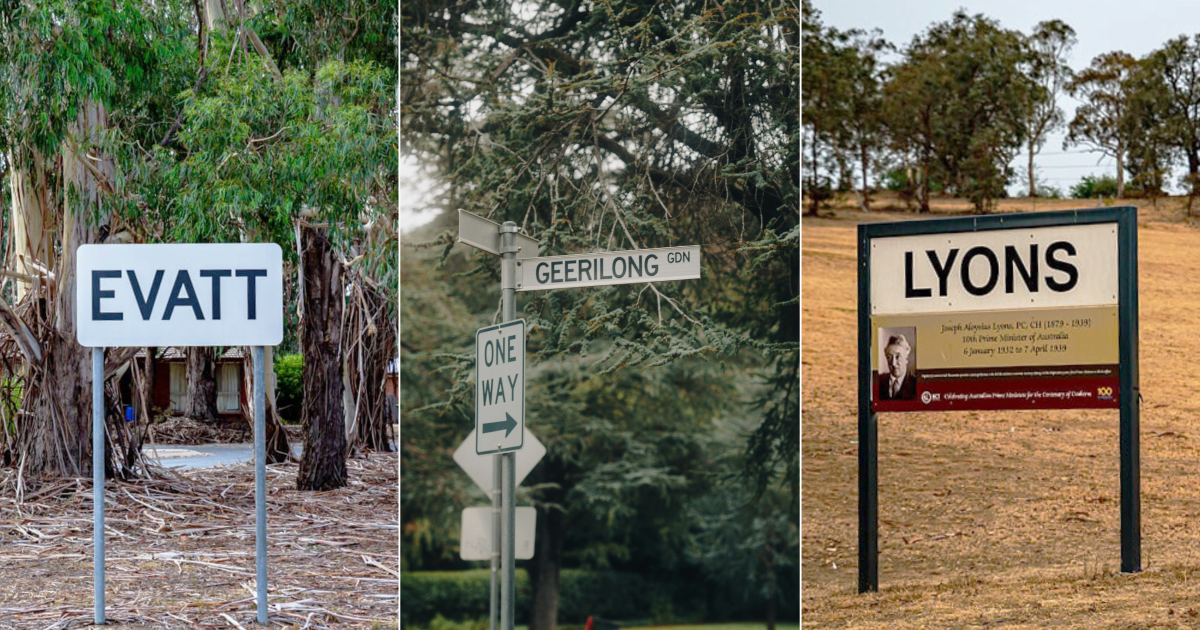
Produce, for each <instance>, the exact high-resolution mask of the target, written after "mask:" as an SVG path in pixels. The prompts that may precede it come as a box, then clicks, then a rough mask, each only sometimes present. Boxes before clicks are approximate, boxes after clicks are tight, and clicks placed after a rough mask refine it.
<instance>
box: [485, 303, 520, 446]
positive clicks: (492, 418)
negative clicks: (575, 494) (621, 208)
mask: <svg viewBox="0 0 1200 630" xmlns="http://www.w3.org/2000/svg"><path fill="white" fill-rule="evenodd" d="M524 427H525V320H523V319H518V320H515V321H511V322H508V323H505V324H500V325H499V326H488V327H487V328H480V329H479V330H478V331H477V332H476V333H475V429H476V431H475V436H476V443H475V452H476V453H478V454H479V455H486V454H489V453H507V452H509V451H516V450H519V449H520V448H521V447H522V446H523V445H524V441H525V440H524V438H525V431H524ZM513 429H521V430H520V431H514V430H513Z"/></svg>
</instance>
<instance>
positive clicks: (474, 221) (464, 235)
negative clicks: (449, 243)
mask: <svg viewBox="0 0 1200 630" xmlns="http://www.w3.org/2000/svg"><path fill="white" fill-rule="evenodd" d="M458 240H459V241H460V242H463V243H466V244H467V245H470V246H471V247H475V248H478V249H482V250H483V251H485V252H487V253H489V254H495V255H497V256H499V255H500V224H499V223H496V222H495V221H488V220H487V219H485V218H483V217H481V216H479V215H476V214H471V213H470V212H467V211H466V210H459V211H458Z"/></svg>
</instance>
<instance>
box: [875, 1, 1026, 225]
mask: <svg viewBox="0 0 1200 630" xmlns="http://www.w3.org/2000/svg"><path fill="white" fill-rule="evenodd" d="M1033 59H1034V56H1033V54H1032V53H1031V51H1030V49H1029V47H1028V46H1027V44H1026V38H1025V37H1024V36H1023V35H1022V34H1021V33H1019V32H1016V31H1012V30H1008V29H1005V28H1003V27H1001V26H1000V24H999V23H998V22H996V21H995V20H992V19H990V18H987V17H985V16H983V15H974V16H970V15H967V13H966V12H964V11H961V10H960V11H957V12H955V14H954V15H953V16H952V17H951V18H950V20H948V21H945V22H939V23H936V24H934V25H933V26H931V27H930V28H929V29H928V30H927V31H925V32H924V33H922V34H920V35H918V36H916V37H914V38H913V41H912V43H911V44H909V46H908V48H907V49H906V50H905V51H904V58H903V59H902V60H901V61H900V63H898V64H896V66H894V67H893V68H891V69H890V79H889V81H888V83H887V85H886V86H885V88H884V90H885V94H887V102H888V113H887V114H886V117H887V120H888V130H889V134H890V135H891V137H892V138H893V139H894V142H895V143H896V144H897V147H898V149H899V150H900V151H901V152H902V153H905V154H910V155H913V156H915V160H916V162H917V165H918V167H919V171H920V186H919V189H918V202H919V203H920V209H921V211H923V212H927V211H928V210H929V192H930V182H931V181H939V182H940V183H941V184H942V185H943V186H945V188H946V189H947V190H948V191H949V192H952V193H954V194H957V195H960V196H963V197H966V198H968V199H970V200H971V202H972V203H973V204H974V205H975V209H976V210H977V211H981V212H982V211H986V210H989V209H990V208H991V206H992V204H993V202H994V200H995V199H997V198H998V197H1001V196H1003V195H1004V194H1005V186H1006V185H1007V184H1008V182H1009V179H1010V177H1011V175H1012V173H1011V172H1010V169H1009V167H1008V165H1009V163H1011V162H1012V160H1013V158H1014V157H1015V156H1016V155H1017V152H1018V151H1019V150H1020V148H1021V147H1022V146H1023V145H1024V144H1025V142H1026V139H1027V137H1028V128H1027V126H1026V114H1027V112H1028V104H1029V103H1030V102H1031V101H1032V99H1033V96H1034V94H1035V92H1036V90H1037V85H1036V84H1035V83H1034V81H1033V80H1032V79H1031V78H1030V77H1029V76H1028V75H1027V73H1026V72H1025V70H1026V68H1027V67H1028V66H1029V65H1030V63H1031V62H1032V61H1033Z"/></svg>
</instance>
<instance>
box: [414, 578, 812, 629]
mask: <svg viewBox="0 0 1200 630" xmlns="http://www.w3.org/2000/svg"><path fill="white" fill-rule="evenodd" d="M490 579H491V572H490V571H489V570H488V569H476V570H470V571H405V572H404V573H403V574H402V576H401V580H400V624H401V627H407V626H408V625H409V624H414V625H421V626H425V625H428V624H429V623H430V622H431V621H433V619H434V618H435V617H436V616H437V615H441V616H442V617H444V618H445V619H446V620H449V621H467V620H476V619H479V618H481V617H482V618H483V619H484V620H485V627H486V619H487V614H488V583H489V581H490ZM516 582H517V584H516V587H517V589H516V590H517V609H516V623H518V624H526V623H529V606H530V600H531V597H532V591H531V590H530V588H529V576H528V574H526V572H525V570H524V569H517V571H516ZM780 588H781V590H782V591H785V596H783V597H782V598H781V602H780V603H781V605H780V607H779V619H780V620H789V619H798V618H799V606H798V598H796V597H794V596H791V597H789V596H787V594H790V593H792V592H795V591H796V590H797V589H798V588H799V585H798V584H789V583H784V584H781V585H780ZM789 589H790V590H789ZM720 590H721V589H717V591H715V592H707V591H710V589H707V588H705V587H704V585H698V584H682V583H678V584H673V585H667V584H659V583H654V582H653V581H651V580H647V579H646V578H644V577H643V576H640V575H637V574H634V573H623V572H616V571H585V570H581V569H563V571H562V575H561V589H560V593H559V606H558V621H559V623H563V624H572V625H582V624H583V623H584V622H585V621H587V618H588V616H597V617H602V618H605V619H616V620H622V621H625V620H646V621H650V620H653V619H655V618H657V620H656V622H659V623H661V622H669V621H675V622H685V621H686V622H692V621H701V620H730V619H760V618H763V616H764V615H765V612H766V607H765V606H764V605H762V604H761V603H750V602H745V601H742V600H741V598H740V597H737V596H736V595H733V594H730V593H722V592H720ZM664 609H667V610H671V611H672V612H673V616H674V619H673V620H667V619H662V617H663V614H664V613H663V611H664ZM668 614H670V613H668Z"/></svg>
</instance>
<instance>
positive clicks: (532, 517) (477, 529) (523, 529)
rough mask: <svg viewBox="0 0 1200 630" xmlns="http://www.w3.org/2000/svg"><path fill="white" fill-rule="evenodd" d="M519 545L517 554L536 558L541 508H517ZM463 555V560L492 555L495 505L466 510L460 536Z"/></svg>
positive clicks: (516, 546)
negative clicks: (535, 537) (535, 551)
mask: <svg viewBox="0 0 1200 630" xmlns="http://www.w3.org/2000/svg"><path fill="white" fill-rule="evenodd" d="M516 513H517V518H516V527H515V528H514V529H513V532H514V533H515V534H516V545H515V546H514V549H513V551H514V553H513V557H514V558H516V559H517V560H529V559H531V558H533V550H534V544H533V543H534V536H535V534H536V532H537V509H535V508H531V507H518V508H517V509H516ZM459 555H461V556H462V559H463V560H491V559H492V508H490V507H469V508H464V509H463V511H462V536H461V537H460V538H459Z"/></svg>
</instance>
